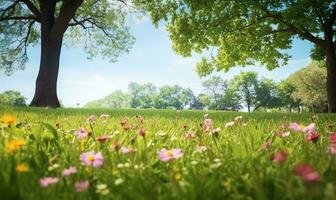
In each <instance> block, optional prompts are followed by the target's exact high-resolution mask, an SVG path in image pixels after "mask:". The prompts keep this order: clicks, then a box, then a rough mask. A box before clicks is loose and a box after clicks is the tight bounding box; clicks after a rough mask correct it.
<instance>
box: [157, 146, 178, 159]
mask: <svg viewBox="0 0 336 200" xmlns="http://www.w3.org/2000/svg"><path fill="white" fill-rule="evenodd" d="M182 156H183V153H182V151H181V149H171V150H167V149H165V148H163V149H161V150H160V151H159V152H158V158H159V160H161V161H163V162H167V161H169V160H173V159H178V158H180V157H182Z"/></svg>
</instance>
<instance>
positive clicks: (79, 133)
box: [75, 128, 88, 140]
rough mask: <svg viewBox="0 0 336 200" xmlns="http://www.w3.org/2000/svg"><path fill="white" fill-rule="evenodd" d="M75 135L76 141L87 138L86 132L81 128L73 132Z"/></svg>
mask: <svg viewBox="0 0 336 200" xmlns="http://www.w3.org/2000/svg"><path fill="white" fill-rule="evenodd" d="M75 135H76V136H77V139H78V140H83V139H84V138H86V137H87V136H88V133H87V132H86V130H85V129H84V128H81V129H79V130H77V131H75Z"/></svg>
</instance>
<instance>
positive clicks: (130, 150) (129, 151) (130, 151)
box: [120, 147, 136, 154]
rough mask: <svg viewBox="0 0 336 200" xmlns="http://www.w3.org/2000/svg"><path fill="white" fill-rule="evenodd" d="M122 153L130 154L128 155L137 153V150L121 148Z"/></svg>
mask: <svg viewBox="0 0 336 200" xmlns="http://www.w3.org/2000/svg"><path fill="white" fill-rule="evenodd" d="M120 151H121V153H123V154H128V153H133V152H136V149H135V148H133V147H121V148H120Z"/></svg>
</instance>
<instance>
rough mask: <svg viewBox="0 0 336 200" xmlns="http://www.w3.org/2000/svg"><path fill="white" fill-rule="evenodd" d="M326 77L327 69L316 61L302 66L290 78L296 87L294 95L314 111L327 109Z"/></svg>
mask: <svg viewBox="0 0 336 200" xmlns="http://www.w3.org/2000/svg"><path fill="white" fill-rule="evenodd" d="M326 77H327V70H326V69H325V68H323V67H319V66H317V65H316V64H315V63H311V64H310V65H309V66H308V67H305V68H302V69H301V70H299V71H297V72H296V73H294V74H292V75H291V76H290V77H289V78H288V79H289V82H290V83H291V84H292V85H293V86H294V88H295V90H294V92H293V94H292V97H293V98H294V99H295V100H297V101H301V102H302V103H303V104H305V105H306V106H309V107H310V108H311V110H312V111H326V110H327V109H326V108H327V101H326V99H327V90H326V88H325V87H324V85H325V84H326Z"/></svg>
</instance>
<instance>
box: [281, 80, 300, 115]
mask: <svg viewBox="0 0 336 200" xmlns="http://www.w3.org/2000/svg"><path fill="white" fill-rule="evenodd" d="M278 91H279V98H280V106H282V107H286V108H288V110H289V112H292V109H293V108H299V106H300V104H301V103H300V101H299V100H295V99H294V98H293V93H294V91H295V87H294V85H293V84H291V83H290V81H289V80H288V79H285V80H282V81H281V82H280V83H279V84H278Z"/></svg>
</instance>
